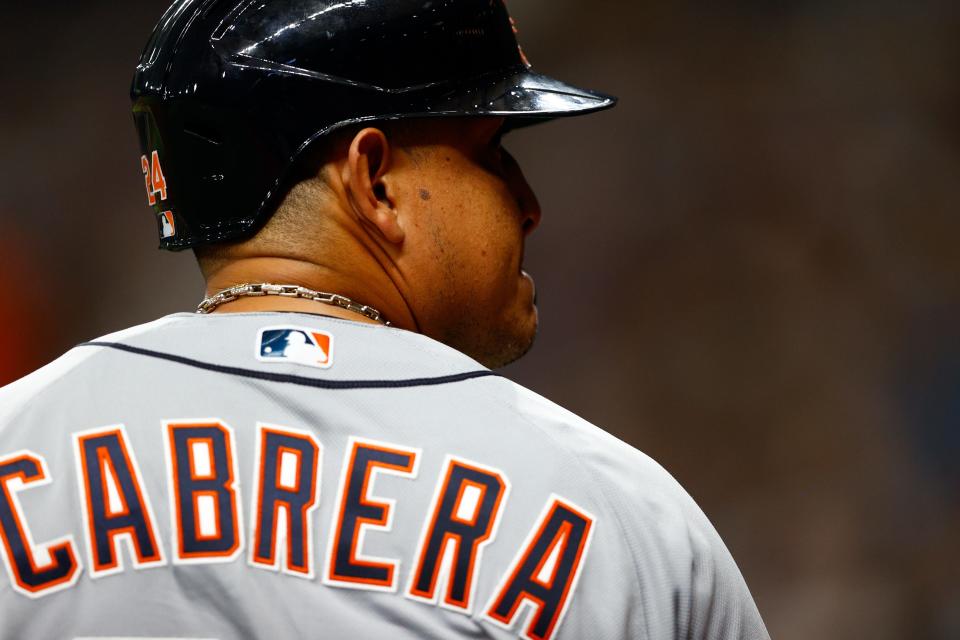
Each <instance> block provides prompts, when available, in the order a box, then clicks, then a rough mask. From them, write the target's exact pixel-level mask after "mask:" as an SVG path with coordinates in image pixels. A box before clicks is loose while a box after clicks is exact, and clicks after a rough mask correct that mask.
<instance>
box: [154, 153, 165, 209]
mask: <svg viewBox="0 0 960 640" xmlns="http://www.w3.org/2000/svg"><path fill="white" fill-rule="evenodd" d="M153 192H154V193H158V192H159V193H160V199H161V200H166V199H167V181H166V180H165V179H164V177H163V169H161V168H160V155H159V154H158V153H157V152H156V151H154V152H153Z"/></svg>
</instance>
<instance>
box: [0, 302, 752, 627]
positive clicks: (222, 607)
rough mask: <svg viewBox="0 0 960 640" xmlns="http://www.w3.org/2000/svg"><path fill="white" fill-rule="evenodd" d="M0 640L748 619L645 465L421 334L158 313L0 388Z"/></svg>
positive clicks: (710, 553)
mask: <svg viewBox="0 0 960 640" xmlns="http://www.w3.org/2000/svg"><path fill="white" fill-rule="evenodd" d="M0 489H2V490H0V536H2V542H3V544H2V562H3V564H4V567H5V570H6V579H3V578H2V576H0V636H2V637H3V638H16V639H22V638H31V639H45V638H57V639H63V638H67V639H73V638H130V637H136V638H195V639H198V638H206V639H216V640H228V639H234V638H268V639H277V638H307V637H327V638H384V637H389V638H517V637H522V638H529V639H537V640H546V639H551V638H557V639H584V638H591V639H599V640H620V639H625V638H635V639H651V640H652V639H665V638H698V639H699V638H709V639H718V640H719V639H735V638H737V639H739V638H743V639H760V638H768V635H767V632H766V631H765V629H764V626H763V623H762V621H761V619H760V616H759V614H758V612H757V609H756V607H755V605H754V603H753V601H752V599H751V597H750V593H749V591H748V590H747V587H746V585H745V584H744V581H743V578H742V577H741V575H740V572H739V570H738V569H737V566H736V564H735V563H734V561H733V559H732V558H731V557H730V554H729V553H728V551H727V550H726V548H725V547H724V545H723V543H722V542H721V540H720V538H719V536H718V535H717V533H716V531H715V530H714V529H713V527H712V526H711V525H710V523H709V521H708V520H707V518H706V517H705V516H704V515H703V513H702V512H701V511H700V509H699V508H698V507H697V506H696V504H694V502H693V500H692V499H691V498H690V497H689V496H688V495H687V494H686V493H685V492H684V490H683V489H682V488H681V487H680V486H679V485H678V484H677V483H676V482H675V481H674V480H673V479H672V478H671V477H670V476H669V475H668V474H667V473H666V472H665V471H664V470H663V469H662V468H661V467H660V466H658V465H657V464H656V463H655V462H653V461H652V460H651V459H650V458H648V457H646V456H645V455H643V454H642V453H640V452H638V451H637V450H635V449H633V448H632V447H630V446H628V445H626V444H624V443H623V442H621V441H619V440H617V439H616V438H614V437H612V436H610V435H609V434H607V433H605V432H604V431H602V430H600V429H598V428H596V427H594V426H592V425H590V424H589V423H587V422H585V421H584V420H582V419H580V418H578V417H577V416H575V415H573V414H571V413H569V412H567V411H565V410H564V409H561V408H560V407H558V406H556V405H555V404H553V403H551V402H549V401H547V400H545V399H543V398H541V397H539V396H537V395H536V394H534V393H532V392H530V391H528V390H526V389H524V388H522V387H520V386H518V385H516V384H514V383H512V382H510V381H508V380H506V379H504V378H502V377H499V376H497V375H495V374H494V373H492V372H490V371H489V370H487V369H485V368H483V367H482V366H480V365H479V364H477V363H476V362H475V361H473V360H472V359H470V358H468V357H467V356H465V355H463V354H461V353H459V352H457V351H455V350H453V349H451V348H449V347H446V346H444V345H442V344H440V343H438V342H435V341H433V340H431V339H429V338H427V337H424V336H422V335H417V334H415V333H410V332H407V331H401V330H397V329H391V328H387V327H382V326H374V325H366V324H360V323H354V322H347V321H342V320H336V319H332V318H328V317H324V316H318V315H310V314H295V313H254V314H223V315H212V316H197V315H193V314H176V315H172V316H169V317H166V318H163V319H161V320H158V321H156V322H153V323H150V324H147V325H144V326H141V327H137V328H134V329H130V330H127V331H123V332H120V333H117V334H114V335H111V336H107V337H104V338H101V339H99V340H96V341H94V342H90V343H87V344H84V345H81V346H79V347H77V348H75V349H73V350H72V351H70V352H69V353H67V354H66V355H65V356H63V357H62V358H60V359H59V360H57V361H56V362H54V363H52V364H50V365H48V366H47V367H45V368H43V369H41V370H39V371H37V372H36V373H34V374H32V375H30V376H28V377H26V378H24V379H22V380H20V381H19V382H16V383H14V384H12V385H9V386H7V387H5V388H3V389H2V390H0Z"/></svg>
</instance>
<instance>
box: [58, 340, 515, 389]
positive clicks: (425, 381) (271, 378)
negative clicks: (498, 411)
mask: <svg viewBox="0 0 960 640" xmlns="http://www.w3.org/2000/svg"><path fill="white" fill-rule="evenodd" d="M77 346H80V347H105V348H107V349H116V350H118V351H126V352H127V353H133V354H136V355H138V356H147V357H148V358H157V359H159V360H167V361H169V362H176V363H177V364H183V365H186V366H188V367H194V368H196V369H203V370H205V371H213V372H215V373H225V374H227V375H232V376H242V377H244V378H253V379H255V380H265V381H267V382H286V383H288V384H297V385H300V386H302V387H314V388H316V389H401V388H406V387H430V386H436V385H441V384H450V383H452V382H462V381H464V380H472V379H474V378H486V377H488V376H496V375H497V374H496V373H494V372H493V371H489V370H483V371H467V372H465V373H455V374H452V375H448V376H438V377H435V378H411V379H409V380H318V379H316V378H307V377H305V376H295V375H290V374H286V373H270V372H267V371H257V370H256V369H243V368H241V367H228V366H226V365H222V364H214V363H212V362H202V361H200V360H194V359H192V358H185V357H183V356H178V355H174V354H172V353H163V352H161V351H152V350H150V349H141V348H140V347H133V346H130V345H128V344H120V343H119V342H84V343H82V344H80V345H77Z"/></svg>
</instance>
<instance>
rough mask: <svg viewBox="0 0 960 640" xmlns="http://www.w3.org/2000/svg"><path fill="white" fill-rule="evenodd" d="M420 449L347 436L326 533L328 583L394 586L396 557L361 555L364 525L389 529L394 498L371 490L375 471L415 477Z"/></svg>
mask: <svg viewBox="0 0 960 640" xmlns="http://www.w3.org/2000/svg"><path fill="white" fill-rule="evenodd" d="M419 460H420V451H419V450H417V449H410V448H408V447H401V446H399V445H394V444H385V443H382V442H376V441H373V440H363V439H359V438H351V439H350V444H349V446H348V447H347V455H346V459H345V461H344V465H343V477H342V478H341V480H340V496H339V498H338V499H337V507H336V511H335V512H334V520H333V529H332V531H333V534H332V535H331V537H330V549H329V553H328V555H329V569H328V571H327V574H326V575H325V576H324V581H325V582H326V583H327V584H331V585H336V586H342V587H350V588H353V589H372V590H374V591H396V590H397V579H396V571H397V566H398V565H399V562H398V561H397V560H392V559H389V558H374V557H370V556H365V555H363V552H362V548H363V539H364V536H365V535H366V533H367V531H368V530H371V531H384V532H387V531H390V529H391V528H393V512H394V505H395V504H396V501H395V500H391V499H389V498H378V497H376V496H374V495H373V483H374V481H375V480H376V477H377V475H378V474H380V473H385V474H391V475H397V476H401V477H408V478H416V477H417V463H418V462H419Z"/></svg>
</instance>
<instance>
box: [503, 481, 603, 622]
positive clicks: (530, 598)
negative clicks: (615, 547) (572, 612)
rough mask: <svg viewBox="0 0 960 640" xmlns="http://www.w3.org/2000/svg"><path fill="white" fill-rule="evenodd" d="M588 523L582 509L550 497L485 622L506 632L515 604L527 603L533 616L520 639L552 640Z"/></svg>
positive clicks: (567, 598)
mask: <svg viewBox="0 0 960 640" xmlns="http://www.w3.org/2000/svg"><path fill="white" fill-rule="evenodd" d="M593 523H594V517H593V516H591V515H589V514H588V513H587V512H586V511H584V510H583V509H580V508H578V507H576V506H574V505H573V504H571V503H569V502H567V501H565V500H563V498H560V497H559V496H551V501H550V502H549V503H547V508H546V509H545V510H544V513H543V515H541V517H540V521H539V523H538V524H537V525H536V526H535V527H534V529H533V531H532V532H531V534H530V537H529V538H528V539H527V543H526V544H525V545H524V548H523V549H522V550H521V551H520V554H519V555H518V556H517V559H516V560H514V563H513V570H512V571H511V572H509V573H508V574H507V578H506V579H505V580H504V581H503V583H502V584H501V585H500V587H499V589H498V590H497V593H496V595H495V596H494V598H493V600H492V602H491V603H490V606H489V607H488V609H487V613H486V615H487V618H488V619H490V620H492V621H493V622H495V623H497V624H499V625H501V626H503V627H505V628H507V629H509V628H510V627H511V625H512V624H513V623H514V620H515V619H516V617H517V613H518V612H519V610H520V607H521V605H524V604H527V605H530V606H531V607H532V608H533V610H534V615H533V616H532V618H531V619H530V622H529V623H528V624H527V627H526V629H525V630H524V634H523V635H524V637H526V638H529V639H530V640H546V639H547V638H551V637H553V633H554V631H555V630H556V628H557V627H558V626H559V625H560V622H561V621H562V620H563V615H564V614H565V613H566V610H567V605H568V604H569V602H570V594H571V593H572V592H573V590H574V588H575V587H576V584H577V579H578V578H579V577H580V570H581V569H582V568H583V557H584V556H585V555H586V553H587V548H588V547H589V546H590V538H591V535H592V533H593Z"/></svg>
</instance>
